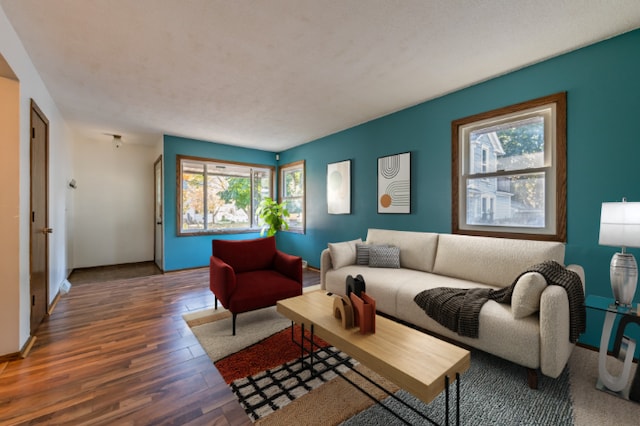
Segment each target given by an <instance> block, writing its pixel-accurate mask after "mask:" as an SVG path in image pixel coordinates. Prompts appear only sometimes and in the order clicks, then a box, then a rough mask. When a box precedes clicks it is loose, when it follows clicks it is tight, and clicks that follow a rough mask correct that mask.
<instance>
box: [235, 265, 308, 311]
mask: <svg viewBox="0 0 640 426" xmlns="http://www.w3.org/2000/svg"><path fill="white" fill-rule="evenodd" d="M300 294H302V286H301V285H300V283H297V282H296V281H293V280H291V279H289V278H287V277H285V276H283V275H282V274H280V273H279V272H277V271H275V270H263V271H253V272H243V273H241V274H238V275H237V291H236V292H235V294H234V296H233V298H232V299H231V301H230V304H229V308H228V309H229V310H230V311H231V312H248V311H253V310H254V309H260V308H264V307H266V306H273V305H275V304H276V302H277V301H278V300H282V299H286V298H288V297H292V296H298V295H300Z"/></svg>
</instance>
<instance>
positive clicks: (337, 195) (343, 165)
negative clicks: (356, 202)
mask: <svg viewBox="0 0 640 426" xmlns="http://www.w3.org/2000/svg"><path fill="white" fill-rule="evenodd" d="M327 209H328V212H329V214H351V160H345V161H340V162H337V163H329V164H327Z"/></svg>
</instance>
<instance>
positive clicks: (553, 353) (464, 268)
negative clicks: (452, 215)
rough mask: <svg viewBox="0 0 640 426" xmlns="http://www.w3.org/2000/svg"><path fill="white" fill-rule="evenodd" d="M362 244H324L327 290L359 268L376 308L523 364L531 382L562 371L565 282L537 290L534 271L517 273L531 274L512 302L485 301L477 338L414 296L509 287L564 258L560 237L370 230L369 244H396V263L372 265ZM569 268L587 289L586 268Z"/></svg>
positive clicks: (567, 350)
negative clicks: (361, 256)
mask: <svg viewBox="0 0 640 426" xmlns="http://www.w3.org/2000/svg"><path fill="white" fill-rule="evenodd" d="M359 243H362V241H360V240H354V241H345V242H340V243H332V244H329V248H327V249H325V250H323V252H322V254H321V260H320V262H321V267H320V272H321V286H322V288H323V289H324V290H326V291H327V292H331V293H334V294H345V279H346V277H347V276H348V275H352V276H354V277H355V276H356V275H358V274H360V275H362V277H363V278H364V280H365V283H366V292H367V294H369V295H370V296H372V297H373V298H374V299H375V300H376V308H377V310H378V311H379V312H382V313H384V314H387V315H389V316H392V317H394V318H396V319H399V320H402V321H406V322H408V323H411V324H414V325H416V326H418V327H421V328H423V329H426V330H428V331H431V332H434V333H436V334H438V335H441V336H444V337H446V338H449V339H453V340H455V341H458V342H461V343H463V344H465V345H468V346H471V347H475V348H478V349H480V350H483V351H485V352H489V353H491V354H493V355H496V356H499V357H501V358H504V359H507V360H509V361H512V362H514V363H517V364H520V365H522V366H524V367H527V368H528V369H529V385H530V386H531V387H534V388H535V387H536V386H537V371H538V370H540V371H541V372H542V374H544V375H546V376H550V377H553V378H556V377H558V376H559V375H560V373H561V372H562V370H563V368H564V366H565V365H566V363H567V361H568V359H569V356H570V354H571V351H572V350H573V347H574V345H575V344H574V343H571V342H570V341H569V301H568V296H567V293H566V291H565V289H564V288H563V287H562V286H558V285H546V282H544V285H543V286H538V287H537V289H535V288H536V286H535V285H529V284H531V278H535V276H532V275H531V274H533V275H535V274H536V273H529V274H526V275H523V276H522V278H521V280H523V282H524V280H525V277H527V276H528V278H529V281H527V283H526V284H527V286H525V284H522V285H518V284H520V280H519V281H518V284H516V286H515V287H514V294H513V298H512V302H511V305H509V304H501V303H497V302H495V301H493V300H489V301H488V302H487V303H485V304H484V306H483V307H482V309H481V311H480V317H479V320H480V324H479V335H478V338H470V337H463V336H460V335H458V334H457V333H456V332H453V331H451V330H449V329H448V328H445V327H443V326H442V325H440V324H439V323H438V322H436V321H435V320H433V319H432V318H430V317H429V316H428V315H427V314H426V313H425V311H424V310H422V308H420V307H419V306H418V305H417V304H416V302H414V297H415V296H416V295H417V294H418V293H420V292H421V291H422V290H425V289H430V288H435V287H456V288H472V287H484V288H493V289H499V288H503V287H506V286H509V285H511V284H512V283H513V281H514V280H515V279H516V278H517V277H519V276H520V275H521V274H522V272H524V271H526V270H527V268H529V267H531V266H533V265H535V264H538V263H540V262H543V261H545V260H554V261H556V262H558V263H560V264H564V251H565V247H564V244H562V243H558V242H543V241H530V240H516V239H504V238H489V237H475V236H465V235H455V234H436V233H428V232H408V231H392V230H383V229H369V230H368V234H367V239H366V242H364V243H366V244H367V246H374V245H385V244H386V245H391V246H395V247H398V248H399V261H400V262H399V263H400V265H399V266H400V268H394V267H391V268H388V267H375V268H374V267H371V266H368V265H365V264H360V265H358V264H356V254H357V253H356V245H357V244H359ZM360 248H362V246H360ZM365 260H366V259H365ZM372 260H373V259H372ZM567 268H568V269H570V270H573V271H575V272H576V273H578V275H579V276H580V279H581V281H582V286H583V289H584V270H583V268H582V267H581V266H579V265H570V266H568V267H567ZM543 280H544V278H543ZM534 281H535V280H534ZM519 289H520V290H519ZM529 313H530V314H529ZM515 314H517V315H515Z"/></svg>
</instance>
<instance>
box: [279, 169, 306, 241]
mask: <svg viewBox="0 0 640 426" xmlns="http://www.w3.org/2000/svg"><path fill="white" fill-rule="evenodd" d="M298 169H302V196H301V197H285V193H286V191H285V189H284V181H285V179H284V175H285V173H287V172H291V171H295V170H298ZM306 186H307V172H306V163H305V160H299V161H294V162H292V163H287V164H283V165H282V166H280V167H279V171H278V202H279V203H283V202H285V201H286V200H289V199H301V206H302V221H301V223H300V226H292V225H291V222H289V221H287V222H288V223H289V229H288V230H287V231H288V232H293V233H297V234H304V233H305V232H306V228H307V227H306V223H307V188H306ZM287 210H288V209H287ZM289 213H291V212H289Z"/></svg>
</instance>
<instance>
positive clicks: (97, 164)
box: [71, 136, 158, 268]
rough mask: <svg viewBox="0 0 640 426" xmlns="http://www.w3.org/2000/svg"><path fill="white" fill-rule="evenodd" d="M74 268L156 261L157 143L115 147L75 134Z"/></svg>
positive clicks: (125, 143) (107, 139)
mask: <svg viewBox="0 0 640 426" xmlns="http://www.w3.org/2000/svg"><path fill="white" fill-rule="evenodd" d="M75 139H76V143H75V145H74V155H73V158H74V159H73V161H74V167H73V168H74V173H75V176H74V178H75V179H76V181H77V185H78V187H77V189H75V190H73V191H72V196H73V201H72V204H73V213H72V225H71V226H73V230H74V231H73V235H74V240H73V267H74V268H82V267H91V266H101V265H114V264H120V263H131V262H142V261H149V260H153V232H154V225H153V224H154V216H153V163H154V161H155V160H156V159H157V156H158V153H157V147H156V146H149V145H142V144H129V143H127V142H126V139H125V138H123V139H124V141H125V142H124V143H123V145H122V146H121V147H120V148H115V146H114V145H113V144H112V143H111V140H110V139H109V138H108V137H106V136H105V137H104V138H102V139H101V140H88V139H82V138H81V137H80V136H76V138H75Z"/></svg>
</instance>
